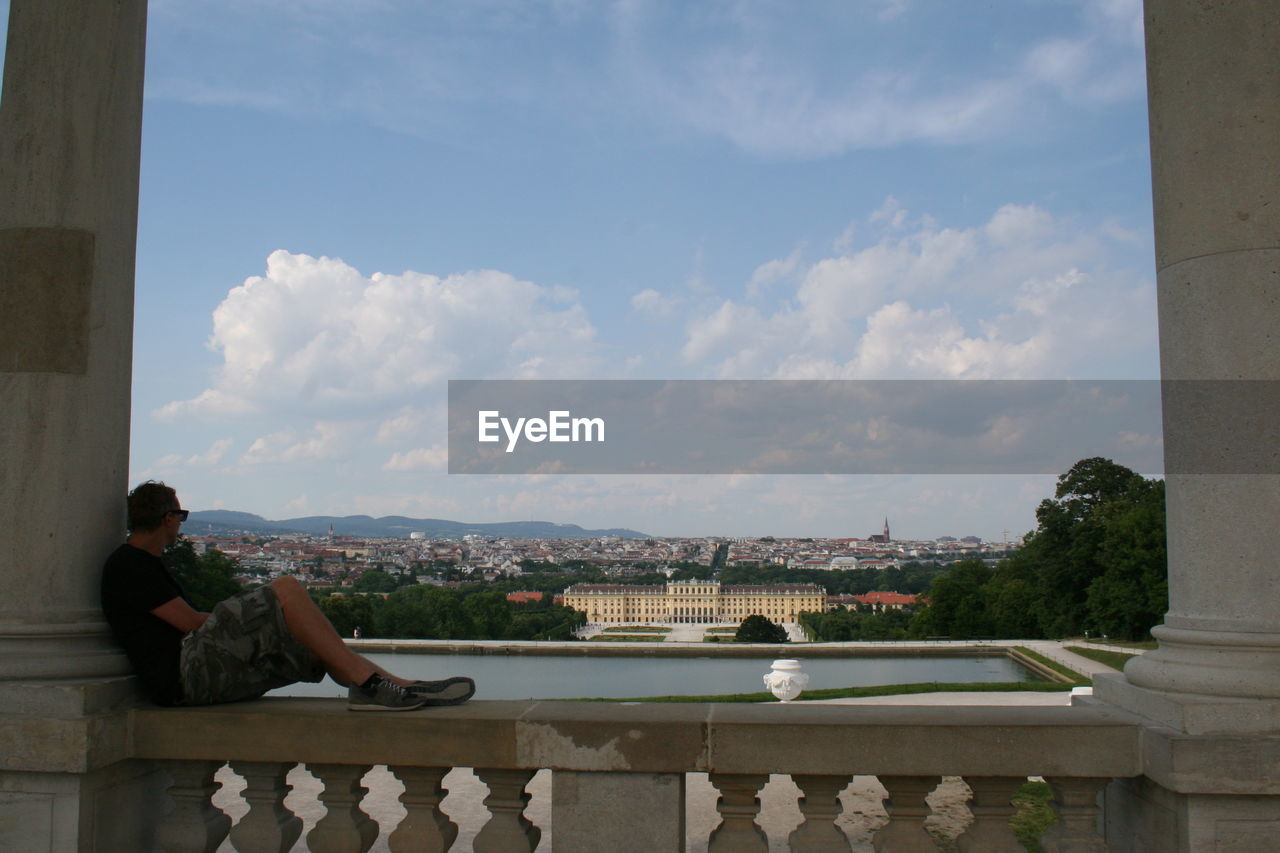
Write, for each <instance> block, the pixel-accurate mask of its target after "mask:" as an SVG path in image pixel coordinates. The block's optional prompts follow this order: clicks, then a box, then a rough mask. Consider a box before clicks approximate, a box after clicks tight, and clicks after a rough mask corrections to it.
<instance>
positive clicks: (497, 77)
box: [148, 0, 1143, 158]
mask: <svg viewBox="0 0 1280 853" xmlns="http://www.w3.org/2000/svg"><path fill="white" fill-rule="evenodd" d="M828 5H829V6H836V5H838V4H828ZM843 5H844V6H846V7H847V8H845V9H842V10H840V11H839V12H838V13H836V12H833V11H831V10H830V9H827V10H823V9H822V8H821V6H822V4H818V7H817V8H816V9H815V10H814V11H813V12H812V13H811V14H810V15H804V14H803V13H802V14H797V12H796V10H795V9H793V8H792V7H791V5H789V4H778V3H773V2H764V0H734V2H729V3H718V4H717V3H708V4H701V3H699V4H658V3H638V2H617V3H597V4H588V3H583V2H577V0H558V2H556V3H552V4H532V3H508V2H498V3H492V2H489V3H471V4H407V3H390V2H388V3H385V4H378V5H377V6H376V7H375V10H374V11H371V10H370V9H368V8H366V7H365V5H364V4H361V5H355V4H351V3H343V2H328V0H323V2H319V0H317V2H302V0H296V1H295V2H274V3H269V4H263V3H250V2H235V3H210V2H205V0H201V1H200V2H198V3H196V2H192V0H184V2H165V3H159V2H157V4H156V7H157V8H156V10H155V11H156V12H157V14H155V15H154V16H153V17H154V18H155V20H154V21H153V23H154V24H155V27H154V28H155V29H156V30H157V33H159V32H161V31H162V30H163V32H164V34H165V35H164V36H160V35H157V37H156V39H155V40H156V42H157V45H158V46H159V47H161V48H165V49H167V51H168V52H167V53H162V52H160V51H156V54H157V55H156V56H155V57H152V58H153V59H156V60H157V61H156V62H154V63H153V64H154V65H155V66H156V67H155V68H154V69H152V73H150V74H149V76H148V95H149V96H150V97H160V98H167V99H176V100H184V101H188V102H192V103H198V104H210V103H212V104H233V105H238V106H244V107H248V108H251V109H261V110H270V111H278V112H284V113H288V114H294V115H300V114H320V115H324V116H325V117H326V118H330V117H332V116H334V115H335V114H336V115H338V116H343V117H346V116H355V117H358V118H359V119H360V120H362V121H370V122H373V123H375V124H378V125H380V126H383V127H388V128H391V129H393V130H396V131H397V132H404V133H410V134H417V135H424V136H431V137H439V136H446V135H447V136H448V137H451V138H452V137H454V136H455V135H457V134H459V133H461V134H463V135H466V134H467V133H469V132H483V131H482V130H481V129H480V128H477V127H476V126H475V125H474V124H473V123H474V122H475V121H476V116H478V115H484V114H488V113H490V112H492V111H495V110H497V111H501V112H503V113H504V114H510V113H511V112H512V111H511V107H512V105H513V104H515V105H518V107H519V108H520V109H521V110H527V111H536V112H541V113H545V114H546V118H545V119H544V120H545V121H547V122H549V123H553V124H573V123H580V122H581V123H587V122H590V123H594V124H597V125H599V124H601V123H606V124H607V123H621V124H623V125H625V126H627V127H628V128H630V129H635V128H636V126H637V125H638V124H639V125H640V126H641V127H642V128H643V129H644V130H645V131H647V132H649V133H652V134H653V135H655V136H659V137H669V136H670V132H671V129H672V127H673V125H674V126H680V127H683V128H691V129H694V130H695V131H697V132H700V133H705V134H708V135H711V136H714V137H718V138H722V139H728V140H729V141H730V142H731V143H732V144H734V145H735V146H737V147H739V148H741V149H744V150H746V151H749V152H752V153H754V154H758V155H764V156H770V157H787V158H790V157H820V156H829V155H833V154H839V153H842V152H845V151H849V150H852V149H859V148H875V147H883V146H889V145H895V144H899V143H903V142H913V141H923V142H926V143H941V144H951V143H956V142H970V141H981V140H988V139H1001V140H1002V141H1003V140H1006V139H1007V138H1008V136H1009V134H1010V131H1011V130H1016V128H1017V127H1018V126H1019V124H1020V123H1021V121H1022V118H1023V116H1024V114H1025V111H1026V109H1027V108H1028V107H1035V106H1040V105H1043V104H1044V103H1045V101H1046V99H1047V98H1057V99H1061V100H1063V101H1066V102H1068V103H1073V104H1090V103H1098V102H1109V101H1114V100H1118V99H1122V98H1127V97H1137V96H1139V95H1140V94H1141V91H1142V85H1143V75H1142V73H1141V71H1142V56H1141V33H1142V19H1141V4H1140V0H1081V2H1079V3H1077V4H1076V8H1077V10H1078V14H1077V15H1076V17H1075V19H1074V20H1072V21H1069V22H1067V23H1062V22H1055V23H1054V24H1053V25H1052V26H1053V29H1052V30H1050V31H1048V32H1042V33H1040V34H1039V35H1038V41H1037V42H1035V43H1032V42H1030V41H1029V42H1028V43H1027V44H1026V45H1025V47H1023V48H1022V49H1021V51H1019V50H1018V49H1016V48H1015V49H1013V50H1008V49H1005V46H1003V45H1001V46H999V47H1000V48H1001V49H994V48H995V47H996V46H995V45H991V44H982V43H978V44H975V45H973V46H972V47H973V49H972V50H966V51H955V52H948V51H944V50H939V49H938V48H937V47H934V46H930V47H929V49H920V45H919V41H920V40H921V39H937V38H940V36H938V35H936V34H934V33H930V32H929V30H928V28H927V27H917V26H915V25H916V24H917V23H918V21H916V20H911V18H912V16H910V15H909V14H908V13H909V10H910V9H911V7H912V6H913V5H914V4H913V3H912V0H873V2H871V3H862V4H852V3H851V4H843ZM1010 5H1012V6H1013V7H1014V9H1013V10H1012V11H1010V12H1008V13H1006V14H1010V15H1017V14H1026V12H1025V11H1022V10H1019V9H1017V6H1018V5H1020V4H1010ZM259 7H263V8H259ZM868 13H869V14H868ZM917 17H918V16H917ZM874 18H878V19H879V21H880V22H881V23H880V24H877V23H876V22H875V20H873V19H874ZM195 21H199V24H198V25H197V24H195V23H193V22H195ZM904 23H905V24H910V26H904V25H903V24H904ZM819 27H821V28H823V29H824V30H830V29H832V28H843V31H842V32H843V34H845V35H847V37H848V38H847V39H844V40H838V39H832V41H835V42H836V43H837V44H838V45H840V47H837V46H833V45H831V44H827V45H825V46H822V45H821V43H822V42H823V41H824V39H822V38H820V37H819V38H814V36H815V35H817V36H824V35H827V33H825V32H820V33H814V32H812V30H815V29H816V28H819ZM170 30H172V32H171V31H170ZM806 30H808V31H809V32H808V35H809V37H808V38H803V37H798V36H800V35H802V34H804V33H805V32H806ZM869 31H870V32H872V33H873V35H867V33H868V32H869ZM193 32H197V33H199V34H200V36H201V37H203V38H205V39H208V40H209V43H208V45H205V44H200V46H203V47H205V48H206V49H205V50H203V51H196V52H195V53H194V55H193V53H192V51H191V50H187V51H183V52H179V51H178V50H176V49H175V48H174V45H175V44H182V45H184V46H186V45H188V43H189V42H191V41H192V33H193ZM979 32H981V30H975V31H970V32H965V33H959V34H957V35H956V36H954V37H956V38H970V39H972V38H973V37H974V36H975V34H976V33H979ZM175 33H176V34H180V35H181V36H182V38H181V39H179V38H176V37H175ZM459 33H462V34H464V35H463V36H462V37H459V36H458V34H459ZM585 33H590V34H591V36H590V37H589V38H584V37H582V36H583V35H584V34H585ZM601 33H609V34H611V38H610V37H605V38H601V37H600V34H601ZM165 36H167V37H165ZM941 37H945V36H941ZM258 39H262V41H259V40H258ZM844 42H849V44H848V45H847V46H844ZM530 45H536V46H537V47H536V49H529V46H530ZM884 45H890V46H891V48H892V47H896V48H897V49H896V50H893V49H889V50H885V49H882V48H883V46H884ZM841 47H843V49H841ZM232 49H238V51H239V52H237V53H234V54H233V53H232ZM548 54H552V55H554V56H555V57H556V59H555V61H554V62H547V61H546V56H547V55H548ZM934 54H939V55H940V56H941V57H945V58H938V59H931V57H932V56H933V55H934ZM228 55H232V56H233V57H234V58H235V59H237V60H239V61H228V60H227V56H228ZM334 69H342V71H341V73H335V71H334ZM352 69H355V70H352Z"/></svg>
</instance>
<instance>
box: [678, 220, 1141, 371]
mask: <svg viewBox="0 0 1280 853" xmlns="http://www.w3.org/2000/svg"><path fill="white" fill-rule="evenodd" d="M876 218H877V220H878V221H882V222H883V223H884V224H885V225H886V230H887V232H891V233H886V234H885V235H884V236H883V237H882V238H881V239H880V240H879V241H878V242H876V243H875V244H873V245H870V246H866V247H864V248H862V249H859V250H851V251H850V252H848V253H846V254H842V255H838V256H834V257H829V258H822V259H819V260H817V261H815V262H813V263H811V264H810V265H809V266H808V267H807V268H806V269H803V270H800V271H798V273H797V275H798V276H799V283H798V284H797V285H796V287H795V289H794V291H793V292H792V293H791V294H788V296H789V297H790V298H782V299H779V300H778V302H777V307H776V308H775V309H774V310H773V311H772V312H769V311H764V310H762V309H761V308H759V307H758V306H755V305H749V304H746V303H745V302H743V301H737V300H734V299H726V300H723V301H722V302H721V303H720V304H719V305H717V306H716V307H714V308H713V309H709V310H707V311H704V312H703V313H702V314H701V315H700V316H697V317H695V318H693V320H691V321H690V323H689V325H688V329H687V336H686V341H685V344H684V347H683V349H682V350H681V355H682V357H683V359H684V360H685V362H686V364H688V365H690V366H693V367H694V368H696V369H700V370H710V371H712V372H713V373H714V374H715V375H717V376H721V377H725V378H763V377H767V378H787V379H826V378H847V379H866V378H886V379H887V378H893V379H907V378H939V379H941V378H955V379H992V378H1046V379H1047V378H1066V377H1080V376H1089V377H1092V378H1106V377H1114V373H1113V371H1114V369H1115V368H1114V366H1115V364H1119V363H1124V364H1126V365H1132V364H1133V363H1134V362H1133V357H1134V356H1136V357H1137V358H1138V362H1137V363H1139V364H1141V363H1142V362H1143V361H1144V360H1145V361H1147V362H1148V364H1149V366H1150V368H1151V370H1152V371H1153V372H1152V374H1151V375H1154V367H1155V362H1154V353H1155V326H1156V323H1155V290H1154V287H1153V286H1152V284H1151V283H1150V282H1149V281H1146V280H1144V279H1143V278H1142V277H1141V276H1138V275H1136V274H1133V273H1128V272H1125V271H1121V270H1115V269H1112V268H1111V267H1110V265H1109V263H1108V252H1107V246H1108V241H1109V240H1111V237H1110V236H1109V231H1108V229H1107V228H1105V227H1102V228H1097V229H1089V228H1082V227H1079V226H1077V225H1075V224H1073V223H1070V222H1063V221H1059V220H1057V219H1055V218H1054V217H1053V216H1052V215H1051V214H1050V213H1048V212H1047V211H1045V210H1043V209H1041V208H1039V207H1036V206H1034V205H1012V204H1011V205H1005V206H1004V207H1001V208H1000V209H999V210H997V211H996V212H995V213H994V214H993V215H992V216H991V218H990V219H989V220H988V221H987V222H985V223H982V224H980V225H977V226H973V227H969V228H945V227H940V226H939V225H937V224H936V223H934V222H932V221H931V220H929V219H928V218H922V219H921V220H920V224H918V225H917V226H916V227H915V228H914V229H909V230H907V231H904V232H899V230H898V229H899V228H900V227H901V226H902V224H903V222H904V221H905V215H904V214H903V212H902V211H899V210H894V211H893V212H892V213H891V214H890V215H885V216H879V217H876ZM748 292H750V288H749V287H748ZM1144 318H1145V322H1144ZM1127 369H1129V370H1133V368H1132V367H1128V368H1127ZM1139 370H1141V368H1139ZM1136 375H1138V374H1133V373H1127V374H1126V375H1125V376H1126V378H1131V377H1135V376H1136Z"/></svg>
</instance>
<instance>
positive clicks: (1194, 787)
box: [1142, 726, 1280, 797]
mask: <svg viewBox="0 0 1280 853" xmlns="http://www.w3.org/2000/svg"><path fill="white" fill-rule="evenodd" d="M1142 751H1143V773H1144V775H1145V776H1147V777H1149V778H1150V779H1151V780H1152V781H1154V782H1156V783H1158V784H1159V785H1161V786H1162V787H1165V788H1168V789H1169V790H1170V791H1174V792H1176V793H1179V794H1215V795H1217V794H1237V795H1245V796H1272V797H1275V796H1280V772H1278V769H1280V733H1276V734H1271V735H1257V734H1251V735H1188V734H1184V733H1182V732H1177V731H1174V730H1172V729H1164V728H1158V727H1154V726H1153V727H1148V728H1147V729H1146V730H1145V731H1144V732H1143V749H1142Z"/></svg>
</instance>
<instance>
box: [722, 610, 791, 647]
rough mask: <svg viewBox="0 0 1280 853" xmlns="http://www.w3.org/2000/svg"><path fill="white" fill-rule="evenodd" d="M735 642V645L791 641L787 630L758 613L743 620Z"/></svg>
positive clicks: (734, 638)
mask: <svg viewBox="0 0 1280 853" xmlns="http://www.w3.org/2000/svg"><path fill="white" fill-rule="evenodd" d="M733 641H734V642H735V643H786V642H789V639H788V637H787V630H786V629H785V628H783V627H782V626H781V625H778V624H775V623H773V622H770V621H769V620H768V619H766V618H765V617H763V616H761V615H759V614H758V613H753V614H752V615H750V616H748V617H747V618H746V619H743V620H742V624H741V625H739V626H738V633H736V634H735V635H734V637H733Z"/></svg>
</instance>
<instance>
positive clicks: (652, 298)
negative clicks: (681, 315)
mask: <svg viewBox="0 0 1280 853" xmlns="http://www.w3.org/2000/svg"><path fill="white" fill-rule="evenodd" d="M683 301H684V300H683V299H681V298H680V297H678V296H667V295H664V294H662V293H659V292H658V291H656V290H654V289H653V288H645V289H644V290H642V291H640V292H639V293H636V294H633V295H632V297H631V310H633V311H635V312H637V313H639V314H647V315H649V316H650V317H668V316H670V315H671V314H673V313H675V310H676V308H678V307H679V306H680V304H681V303H682V302H683Z"/></svg>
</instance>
